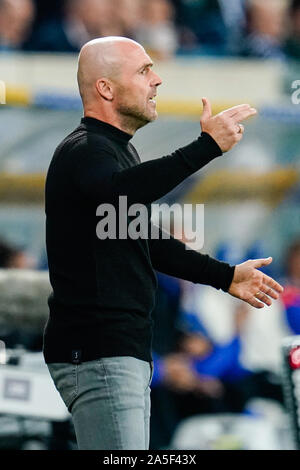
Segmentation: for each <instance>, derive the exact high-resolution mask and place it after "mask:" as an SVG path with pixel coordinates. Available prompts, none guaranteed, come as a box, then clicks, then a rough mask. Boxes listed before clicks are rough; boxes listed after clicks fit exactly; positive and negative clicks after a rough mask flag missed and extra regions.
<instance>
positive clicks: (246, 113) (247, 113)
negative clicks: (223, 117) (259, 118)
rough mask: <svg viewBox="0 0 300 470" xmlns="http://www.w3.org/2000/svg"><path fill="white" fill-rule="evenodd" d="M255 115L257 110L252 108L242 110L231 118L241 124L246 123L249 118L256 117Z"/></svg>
mask: <svg viewBox="0 0 300 470" xmlns="http://www.w3.org/2000/svg"><path fill="white" fill-rule="evenodd" d="M255 114H257V111H256V109H254V108H250V109H244V110H241V111H239V112H237V113H235V114H234V115H233V116H230V117H231V119H233V121H234V122H239V121H244V120H245V119H248V118H249V117H251V116H254V115H255Z"/></svg>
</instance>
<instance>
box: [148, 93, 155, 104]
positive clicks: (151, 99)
mask: <svg viewBox="0 0 300 470" xmlns="http://www.w3.org/2000/svg"><path fill="white" fill-rule="evenodd" d="M155 97H156V95H153V96H150V98H149V102H150V103H153V104H156V100H155Z"/></svg>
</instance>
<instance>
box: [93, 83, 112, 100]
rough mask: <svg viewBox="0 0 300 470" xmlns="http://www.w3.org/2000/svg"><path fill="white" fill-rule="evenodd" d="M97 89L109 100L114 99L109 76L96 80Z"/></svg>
mask: <svg viewBox="0 0 300 470" xmlns="http://www.w3.org/2000/svg"><path fill="white" fill-rule="evenodd" d="M96 90H97V92H98V93H99V95H100V96H101V97H102V98H104V99H105V100H107V101H112V100H113V97H114V95H113V87H112V84H111V82H110V81H109V80H108V79H107V78H99V80H97V82H96Z"/></svg>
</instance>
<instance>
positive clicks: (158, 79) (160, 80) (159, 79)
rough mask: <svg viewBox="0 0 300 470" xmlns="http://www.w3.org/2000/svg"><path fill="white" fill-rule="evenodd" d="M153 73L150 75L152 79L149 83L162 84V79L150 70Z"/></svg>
mask: <svg viewBox="0 0 300 470" xmlns="http://www.w3.org/2000/svg"><path fill="white" fill-rule="evenodd" d="M152 73H153V77H152V80H151V84H152V85H154V86H159V85H161V84H162V79H161V78H160V77H159V76H158V75H157V74H156V73H155V72H152Z"/></svg>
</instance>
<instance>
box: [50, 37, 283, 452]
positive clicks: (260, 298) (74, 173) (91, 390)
mask: <svg viewBox="0 0 300 470" xmlns="http://www.w3.org/2000/svg"><path fill="white" fill-rule="evenodd" d="M152 65H153V64H152V61H151V59H150V57H149V56H148V55H147V54H146V52H145V50H144V49H143V47H142V46H140V45H139V44H138V43H136V42H134V41H132V40H130V39H127V38H120V37H107V38H102V39H96V40H93V41H91V42H89V43H87V44H86V45H85V46H84V47H83V48H82V50H81V52H80V56H79V66H78V83H79V90H80V94H81V97H82V102H83V107H84V118H83V119H82V121H81V124H80V126H79V127H78V128H77V129H75V130H74V131H73V132H72V133H71V134H70V135H69V136H68V137H66V138H65V139H64V140H63V142H62V143H61V144H60V145H59V146H58V147H57V149H56V151H55V154H54V157H53V159H52V162H51V164H50V168H49V171H48V175H47V182H46V217H47V221H46V238H47V240H46V241H47V254H48V261H49V273H50V281H51V284H52V287H53V293H52V295H51V296H50V298H49V307H50V317H49V321H48V323H47V326H46V329H45V335H44V355H45V361H46V363H47V364H48V367H49V370H50V373H51V376H52V378H53V380H54V382H55V385H56V387H57V389H58V390H59V392H60V394H61V396H62V398H63V400H64V402H65V404H66V406H67V407H68V409H69V411H70V412H71V413H72V417H73V422H74V426H75V431H76V437H77V442H78V446H79V449H147V448H148V443H149V418H150V388H149V386H150V382H151V377H152V373H153V361H152V357H151V310H152V309H153V303H154V295H155V290H156V286H157V281H156V276H155V272H154V269H156V270H158V271H161V272H163V273H165V274H169V275H172V276H175V277H179V278H183V279H186V280H189V281H192V282H199V283H204V284H209V285H211V286H213V287H215V288H217V289H223V290H224V291H228V292H229V293H230V294H231V295H233V296H235V297H238V298H240V299H243V300H245V301H246V302H249V303H250V304H251V305H253V306H255V307H257V308H261V307H263V306H264V304H267V305H270V304H271V303H272V301H271V298H270V297H272V298H274V299H277V298H278V296H279V294H278V292H281V290H282V287H281V286H280V285H279V284H278V283H277V282H275V281H274V280H273V279H271V278H269V277H267V276H265V275H263V273H261V272H260V271H258V270H257V269H256V268H259V267H261V266H263V265H266V264H269V263H270V262H271V261H272V260H271V258H268V259H262V260H254V261H252V260H250V261H247V262H245V263H243V264H240V265H238V266H235V267H234V266H229V265H228V264H226V263H222V262H219V261H217V260H214V259H212V258H210V257H209V256H208V255H202V254H200V253H198V252H196V251H193V250H187V249H186V247H185V245H184V244H183V243H182V242H180V241H179V240H176V239H174V238H169V239H162V238H160V239H154V238H151V237H149V238H148V239H147V238H143V237H140V238H137V239H133V238H132V237H129V236H108V237H106V238H105V237H101V236H100V238H99V237H98V235H99V233H98V230H97V228H98V223H99V222H98V221H99V207H100V205H102V204H106V205H107V204H111V205H113V207H114V208H115V211H116V214H117V218H120V219H122V218H124V213H123V212H122V208H121V207H119V205H118V204H119V197H120V196H123V197H126V198H127V204H128V207H131V205H132V204H136V203H138V204H143V205H146V206H149V205H150V204H151V203H152V202H153V201H155V200H157V199H159V198H160V197H162V196H163V195H164V194H166V193H167V192H168V191H170V190H171V189H173V188H174V187H175V186H176V185H178V184H179V183H180V182H181V181H183V180H184V179H185V178H186V177H188V176H189V175H191V174H192V173H194V172H195V171H197V170H198V169H199V168H201V167H202V166H204V165H205V164H206V163H208V162H209V161H210V160H212V159H213V158H214V157H217V156H220V155H221V154H222V153H223V152H226V151H228V150H229V149H230V148H231V147H233V145H234V144H236V143H237V142H238V141H239V140H241V138H242V134H243V126H242V125H241V124H238V123H239V122H240V121H242V120H244V119H246V118H248V117H249V116H251V115H254V114H255V113H256V111H255V109H253V108H251V107H250V106H249V105H240V106H237V107H235V108H231V109H229V110H227V111H225V112H223V113H221V114H219V115H217V116H214V117H213V116H212V114H211V108H210V104H209V101H208V100H207V99H203V105H204V110H203V115H202V118H201V126H202V134H201V136H200V137H199V138H198V139H197V140H195V141H194V142H192V143H191V144H189V145H187V146H186V147H184V148H181V149H179V150H177V151H176V152H174V153H173V154H172V155H169V156H166V157H163V158H160V159H157V160H152V161H147V162H144V163H141V162H140V159H139V156H138V154H137V152H136V150H135V148H134V147H133V145H132V144H131V143H130V139H131V137H132V136H133V135H134V133H135V132H136V130H137V129H139V128H140V127H142V126H144V125H145V124H147V123H148V122H151V121H154V120H155V119H156V117H157V112H156V104H155V96H156V93H157V87H158V86H159V85H160V84H161V83H162V82H161V79H160V78H159V77H158V76H157V75H156V74H155V72H154V71H153V70H152ZM101 214H102V215H104V213H102V212H101ZM148 215H149V219H150V214H148ZM97 216H98V217H97ZM127 217H128V218H127ZM101 220H103V219H101ZM122 220H123V219H122ZM125 220H126V223H128V221H129V220H131V219H130V217H129V215H128V214H126V213H125ZM121 225H122V223H120V226H121ZM149 225H150V220H149ZM100 235H101V234H100ZM101 238H102V239H101Z"/></svg>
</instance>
